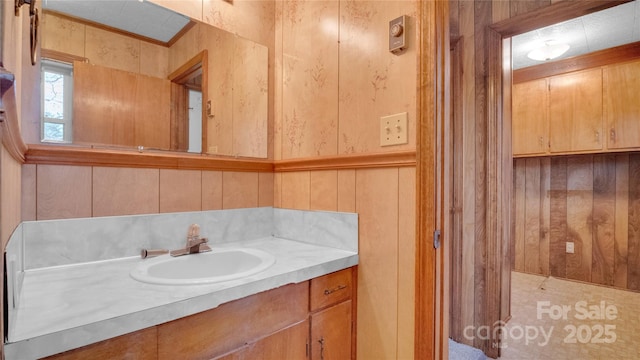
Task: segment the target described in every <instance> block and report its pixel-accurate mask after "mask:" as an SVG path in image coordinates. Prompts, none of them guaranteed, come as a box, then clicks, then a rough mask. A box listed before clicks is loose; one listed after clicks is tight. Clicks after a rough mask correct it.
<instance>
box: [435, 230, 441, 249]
mask: <svg viewBox="0 0 640 360" xmlns="http://www.w3.org/2000/svg"><path fill="white" fill-rule="evenodd" d="M433 247H434V248H435V249H438V248H440V230H436V231H434V232H433Z"/></svg>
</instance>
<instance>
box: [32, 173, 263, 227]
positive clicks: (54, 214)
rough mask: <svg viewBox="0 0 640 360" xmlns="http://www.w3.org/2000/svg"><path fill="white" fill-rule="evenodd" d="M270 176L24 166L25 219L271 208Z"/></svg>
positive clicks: (260, 174) (259, 174)
mask: <svg viewBox="0 0 640 360" xmlns="http://www.w3.org/2000/svg"><path fill="white" fill-rule="evenodd" d="M273 178H274V175H273V174H272V173H258V172H233V171H200V170H176V169H142V168H118V167H98V166H93V167H92V166H69V165H32V164H28V165H23V176H22V199H23V209H22V214H23V215H22V217H23V220H25V221H26V220H48V219H68V218H82V217H92V216H115V215H132V214H154V213H165V212H180V211H200V210H218V209H234V208H246V207H258V206H272V205H273Z"/></svg>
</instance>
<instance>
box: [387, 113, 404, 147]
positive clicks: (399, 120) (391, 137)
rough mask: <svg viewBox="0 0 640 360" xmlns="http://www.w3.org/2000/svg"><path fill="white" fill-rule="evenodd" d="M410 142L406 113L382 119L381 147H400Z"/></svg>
mask: <svg viewBox="0 0 640 360" xmlns="http://www.w3.org/2000/svg"><path fill="white" fill-rule="evenodd" d="M408 142H409V137H408V134H407V113H406V112H404V113H400V114H395V115H389V116H384V117H381V118H380V146H390V145H400V144H406V143H408Z"/></svg>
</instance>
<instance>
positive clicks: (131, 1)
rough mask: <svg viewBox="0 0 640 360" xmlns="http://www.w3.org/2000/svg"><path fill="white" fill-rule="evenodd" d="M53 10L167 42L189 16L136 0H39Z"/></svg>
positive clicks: (187, 20) (187, 21) (44, 7)
mask: <svg viewBox="0 0 640 360" xmlns="http://www.w3.org/2000/svg"><path fill="white" fill-rule="evenodd" d="M42 7H43V9H45V10H53V11H57V12H61V13H65V14H68V15H71V16H73V17H77V18H82V19H86V20H89V21H93V22H96V23H99V24H103V25H107V26H111V27H113V28H116V29H121V30H124V31H128V32H130V33H134V34H138V35H142V36H146V37H148V38H151V39H156V40H158V41H161V42H168V41H169V40H171V39H172V38H173V36H174V35H176V34H177V33H178V32H179V31H180V30H181V29H182V28H183V27H184V26H185V25H186V24H187V23H189V21H190V19H189V18H188V17H186V16H183V15H180V14H177V13H175V12H173V11H170V10H167V9H165V8H163V7H160V6H158V5H155V4H152V3H149V2H146V1H144V2H143V1H139V0H42Z"/></svg>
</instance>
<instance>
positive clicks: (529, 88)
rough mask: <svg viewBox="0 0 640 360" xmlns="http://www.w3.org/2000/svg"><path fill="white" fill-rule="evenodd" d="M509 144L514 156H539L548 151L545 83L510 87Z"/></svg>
mask: <svg viewBox="0 0 640 360" xmlns="http://www.w3.org/2000/svg"><path fill="white" fill-rule="evenodd" d="M512 94H513V95H512V99H513V107H512V111H513V116H512V118H513V125H512V134H513V138H512V142H513V154H514V155H542V154H546V153H547V150H548V143H549V140H548V133H549V128H548V124H549V121H548V116H549V113H548V109H549V92H548V80H547V79H546V78H545V79H537V80H531V81H527V82H523V83H519V84H514V85H513V93H512Z"/></svg>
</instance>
